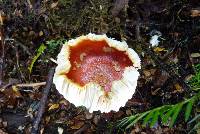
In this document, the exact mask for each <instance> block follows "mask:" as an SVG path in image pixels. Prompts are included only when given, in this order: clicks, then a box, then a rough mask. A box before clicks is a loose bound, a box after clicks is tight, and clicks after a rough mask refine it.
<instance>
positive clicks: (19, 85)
mask: <svg viewBox="0 0 200 134" xmlns="http://www.w3.org/2000/svg"><path fill="white" fill-rule="evenodd" d="M43 85H46V82H38V83H24V84H16V85H15V86H17V87H37V86H43Z"/></svg>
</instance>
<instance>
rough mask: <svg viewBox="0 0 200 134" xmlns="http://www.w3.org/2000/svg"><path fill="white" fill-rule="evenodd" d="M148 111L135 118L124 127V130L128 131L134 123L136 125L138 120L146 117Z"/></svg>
mask: <svg viewBox="0 0 200 134" xmlns="http://www.w3.org/2000/svg"><path fill="white" fill-rule="evenodd" d="M148 112H149V111H147V112H144V113H142V114H139V115H138V117H137V118H135V119H134V120H132V121H131V123H130V124H129V125H128V126H127V127H126V129H129V128H130V127H132V126H133V125H134V124H135V123H137V122H138V121H139V120H140V119H142V118H143V117H144V116H146V114H148Z"/></svg>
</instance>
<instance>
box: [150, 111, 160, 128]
mask: <svg viewBox="0 0 200 134" xmlns="http://www.w3.org/2000/svg"><path fill="white" fill-rule="evenodd" d="M159 114H160V113H159V111H158V110H156V111H155V112H154V114H153V118H152V121H151V123H150V127H153V126H154V125H155V123H156V122H158V116H159Z"/></svg>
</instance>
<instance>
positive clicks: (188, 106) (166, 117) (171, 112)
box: [117, 92, 200, 129]
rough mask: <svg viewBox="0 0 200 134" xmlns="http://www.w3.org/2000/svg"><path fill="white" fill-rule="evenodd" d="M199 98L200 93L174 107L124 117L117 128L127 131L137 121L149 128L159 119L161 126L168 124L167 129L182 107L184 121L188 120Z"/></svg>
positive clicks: (162, 107) (159, 108) (165, 106)
mask: <svg viewBox="0 0 200 134" xmlns="http://www.w3.org/2000/svg"><path fill="white" fill-rule="evenodd" d="M199 98H200V92H199V93H197V94H196V95H194V96H193V97H191V98H189V99H186V100H184V101H182V102H180V103H177V104H174V105H164V106H161V107H157V108H154V109H152V110H149V111H146V112H143V113H138V114H136V115H132V116H129V117H125V118H123V119H122V120H120V122H119V123H118V125H117V127H120V128H123V127H125V129H129V128H130V127H132V126H133V125H134V124H136V123H137V122H139V121H143V126H146V125H147V124H149V126H150V127H153V126H154V125H155V123H156V122H158V121H159V119H161V121H162V123H163V124H168V123H169V127H172V126H173V125H174V124H175V122H176V120H177V118H178V115H179V113H180V112H181V111H182V109H183V108H184V107H185V110H186V112H185V115H184V116H185V121H187V120H188V119H189V117H190V113H191V111H192V106H193V105H194V103H196V102H197V100H198V99H199Z"/></svg>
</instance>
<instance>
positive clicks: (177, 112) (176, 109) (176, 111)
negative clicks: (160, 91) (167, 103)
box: [169, 103, 183, 127]
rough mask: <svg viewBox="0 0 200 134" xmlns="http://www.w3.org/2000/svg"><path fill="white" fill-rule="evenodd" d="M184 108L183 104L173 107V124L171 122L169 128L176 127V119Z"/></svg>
mask: <svg viewBox="0 0 200 134" xmlns="http://www.w3.org/2000/svg"><path fill="white" fill-rule="evenodd" d="M182 106H183V103H179V104H177V105H175V106H174V107H173V109H174V113H173V115H172V119H171V122H170V125H169V127H172V126H173V125H174V123H175V121H176V118H177V116H178V114H179V112H180V111H181V108H182Z"/></svg>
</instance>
